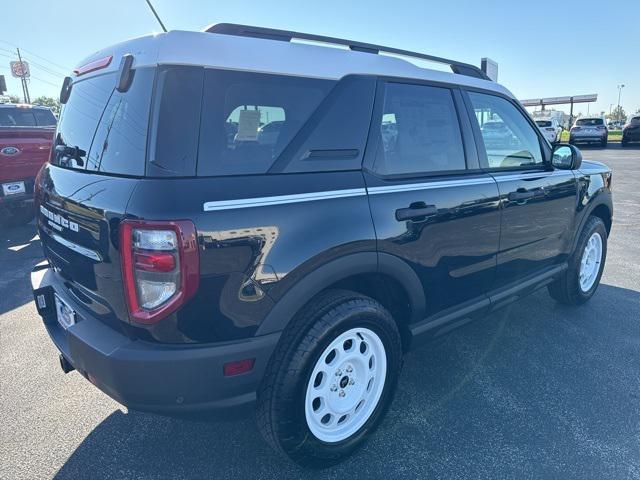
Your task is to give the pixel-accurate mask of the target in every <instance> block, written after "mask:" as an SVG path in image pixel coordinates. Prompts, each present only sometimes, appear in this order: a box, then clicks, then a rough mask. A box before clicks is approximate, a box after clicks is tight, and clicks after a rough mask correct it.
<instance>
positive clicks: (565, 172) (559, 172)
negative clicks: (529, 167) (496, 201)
mask: <svg viewBox="0 0 640 480" xmlns="http://www.w3.org/2000/svg"><path fill="white" fill-rule="evenodd" d="M572 175H573V173H572V171H571V170H554V171H552V172H548V171H545V172H531V173H518V174H513V175H493V178H495V179H496V181H498V182H507V181H512V180H526V179H528V178H547V177H552V176H572Z"/></svg>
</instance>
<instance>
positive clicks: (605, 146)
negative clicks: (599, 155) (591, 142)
mask: <svg viewBox="0 0 640 480" xmlns="http://www.w3.org/2000/svg"><path fill="white" fill-rule="evenodd" d="M600 146H601V147H602V148H607V139H606V138H603V139H602V141H601V142H600Z"/></svg>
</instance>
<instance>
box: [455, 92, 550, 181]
mask: <svg viewBox="0 0 640 480" xmlns="http://www.w3.org/2000/svg"><path fill="white" fill-rule="evenodd" d="M460 92H461V95H462V99H463V102H464V104H465V106H466V110H467V116H468V118H469V121H470V122H471V129H472V131H473V135H474V137H475V143H476V151H477V152H478V160H479V162H480V169H481V170H482V171H484V172H487V173H494V172H521V171H550V170H554V167H553V165H552V163H551V150H550V149H549V147H548V143H547V142H546V140H544V138H543V136H542V132H541V131H540V129H539V128H538V127H537V126H536V125H535V122H534V120H533V119H532V118H531V117H530V116H529V114H528V113H527V111H526V110H525V109H524V108H523V107H522V105H521V104H520V102H517V101H515V100H514V99H513V98H511V97H509V96H507V95H504V94H502V93H500V92H494V91H491V90H485V89H483V88H475V87H461V88H460ZM469 92H475V93H481V94H484V95H491V96H494V97H499V98H502V99H504V100H506V101H507V102H509V103H510V104H511V105H513V106H514V107H515V108H516V110H518V111H519V112H520V114H521V115H522V116H523V117H524V118H525V120H526V121H528V123H529V125H530V126H531V128H532V129H533V132H534V134H535V135H536V136H537V138H538V145H539V147H540V153H541V155H542V165H524V166H522V165H521V166H517V167H490V166H489V160H488V158H487V150H486V146H485V144H484V139H483V138H482V132H481V131H480V126H479V125H478V121H477V119H476V118H475V110H474V108H473V103H472V102H471V98H470V97H469Z"/></svg>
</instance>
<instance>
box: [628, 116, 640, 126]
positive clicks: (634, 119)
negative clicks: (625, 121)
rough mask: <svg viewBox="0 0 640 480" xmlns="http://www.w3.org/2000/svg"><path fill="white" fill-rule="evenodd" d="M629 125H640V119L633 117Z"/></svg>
mask: <svg viewBox="0 0 640 480" xmlns="http://www.w3.org/2000/svg"><path fill="white" fill-rule="evenodd" d="M629 123H632V124H634V125H636V124H638V123H640V117H633V118H632V119H631V121H630V122H629Z"/></svg>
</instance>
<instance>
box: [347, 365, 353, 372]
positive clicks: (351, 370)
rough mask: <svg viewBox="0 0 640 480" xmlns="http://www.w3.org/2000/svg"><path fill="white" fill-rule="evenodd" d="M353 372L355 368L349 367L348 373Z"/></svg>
mask: <svg viewBox="0 0 640 480" xmlns="http://www.w3.org/2000/svg"><path fill="white" fill-rule="evenodd" d="M351 372H353V367H352V366H351V365H349V366H348V367H347V373H351Z"/></svg>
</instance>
